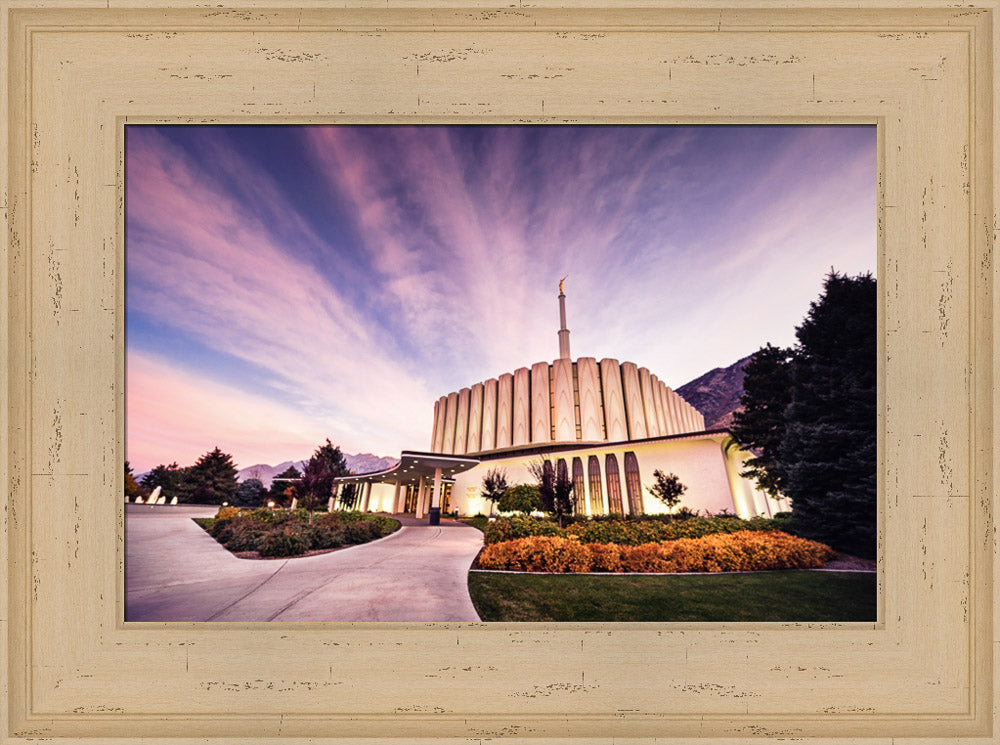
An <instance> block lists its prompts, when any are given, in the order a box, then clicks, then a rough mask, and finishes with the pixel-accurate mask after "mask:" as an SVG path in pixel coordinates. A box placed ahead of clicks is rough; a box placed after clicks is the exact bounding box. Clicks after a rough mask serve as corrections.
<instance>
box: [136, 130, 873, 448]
mask: <svg viewBox="0 0 1000 745" xmlns="http://www.w3.org/2000/svg"><path fill="white" fill-rule="evenodd" d="M209 130H210V131H209ZM254 145H256V147H254ZM290 154H293V155H294V158H293V155H290ZM289 158H293V160H294V163H293V165H294V167H292V166H290V165H289V163H287V162H285V161H287V160H288V159H289ZM127 164H128V171H127V189H128V202H127V223H128V254H127V261H128V278H129V296H128V312H129V314H130V315H131V314H135V316H134V318H135V319H137V321H138V320H139V319H146V320H147V321H148V325H147V326H143V327H142V332H143V333H142V335H141V338H136V339H135V344H136V345H137V348H140V349H144V350H149V349H154V348H156V344H157V341H158V336H157V333H156V332H155V331H154V330H150V329H153V328H154V326H155V325H156V324H160V325H163V326H166V327H169V328H170V329H171V330H172V331H173V332H174V333H178V334H181V335H183V336H184V337H185V338H190V339H192V340H194V341H197V343H198V344H201V345H203V346H204V347H206V348H210V349H212V350H214V351H215V352H216V353H218V354H219V355H222V356H225V357H230V358H232V359H238V360H240V361H241V364H243V365H244V366H246V365H251V366H253V367H254V368H255V369H256V370H257V371H258V374H257V375H256V376H255V377H254V381H253V382H252V383H251V382H250V381H249V380H247V379H240V380H233V381H232V383H231V386H230V387H231V388H232V389H234V390H237V391H241V392H242V394H246V393H248V392H251V393H252V394H253V395H255V396H258V397H260V398H262V399H266V400H268V401H270V402H271V403H272V404H273V405H274V406H279V407H284V408H281V411H283V412H285V413H286V415H287V416H289V417H292V418H293V419H294V417H296V416H299V415H305V416H307V417H309V418H310V419H311V420H312V421H316V422H318V423H319V427H318V429H321V430H323V431H324V432H326V434H327V435H329V436H330V437H331V438H333V439H335V440H338V441H340V443H341V444H342V445H344V446H345V448H347V449H365V450H377V451H379V452H383V453H385V454H392V453H394V452H395V451H398V449H400V448H401V447H425V446H426V442H425V440H428V439H429V432H428V429H429V426H430V420H431V413H432V403H433V401H434V400H435V399H436V398H437V397H438V396H440V395H442V394H444V393H447V392H448V391H451V390H456V389H458V388H460V387H462V386H465V385H469V384H471V383H474V382H476V381H479V380H483V379H485V378H487V377H491V376H494V375H497V374H499V373H502V372H507V371H510V370H513V369H514V368H516V367H520V366H524V365H530V364H531V363H533V362H536V361H539V360H550V359H552V358H553V357H554V356H555V354H556V349H557V344H556V333H555V332H556V329H557V323H558V316H557V306H556V302H555V295H556V292H557V289H556V287H557V282H558V280H559V278H560V277H562V276H563V275H566V274H568V275H569V276H570V278H569V280H568V281H567V284H566V287H567V294H568V305H569V318H570V328H571V330H572V332H573V334H572V347H573V352H574V355H593V356H599V357H600V356H613V357H618V358H619V359H623V360H624V359H631V360H633V361H635V362H638V363H639V364H641V365H645V366H647V367H649V368H650V369H651V370H652V371H653V372H655V373H656V374H657V375H659V376H660V377H661V378H662V379H664V380H665V381H666V382H668V383H669V384H671V385H679V384H681V383H684V382H686V381H687V380H688V379H690V378H692V377H694V376H696V375H698V374H700V373H702V372H704V371H705V370H706V369H709V368H710V367H713V366H716V365H721V364H729V363H730V362H732V361H733V360H735V359H736V358H737V357H739V356H742V355H744V354H748V353H749V352H751V351H753V350H754V349H756V348H757V347H758V346H760V345H761V344H763V343H764V342H767V341H773V342H776V343H788V342H790V341H791V339H792V331H793V327H794V325H795V324H796V323H797V322H798V321H799V320H801V318H802V316H803V314H804V313H805V310H806V308H807V306H808V302H809V301H810V300H811V299H813V298H814V297H815V296H816V293H817V292H818V290H819V287H820V283H821V281H822V276H823V274H824V273H825V272H826V271H828V270H829V268H830V267H831V266H835V267H836V268H837V269H839V270H842V271H849V272H858V271H865V270H873V269H874V263H875V191H874V190H875V138H874V128H866V129H861V128H836V127H820V128H753V129H749V130H748V129H743V130H737V129H736V128H705V127H686V128H663V127H586V128H579V127H500V128H492V127H490V128H486V127H476V128H470V127H465V128H451V127H341V126H330V127H307V128H275V129H274V130H271V131H270V132H265V131H263V130H261V131H260V132H259V133H249V134H247V133H246V132H240V134H239V137H237V136H236V134H235V130H230V129H229V128H205V129H204V130H199V129H190V130H187V131H179V130H165V129H159V128H137V129H132V128H130V130H129V134H128V140H127ZM133 328H139V324H138V323H136V324H134V325H133ZM162 354H163V357H164V359H163V360H161V362H160V364H161V366H162V367H163V368H164V369H167V370H169V371H170V372H171V374H177V375H180V374H185V375H197V376H202V377H206V378H208V379H215V380H218V378H219V377H220V375H224V374H225V371H220V370H219V369H209V370H206V369H202V368H203V367H204V366H202V368H199V366H198V362H197V360H195V359H193V358H192V357H190V356H187V355H185V354H180V353H179V354H176V355H174V356H171V355H170V354H169V350H162ZM262 381H263V382H262ZM215 393H216V394H218V395H220V396H223V395H224V393H223V392H222V391H219V390H216V391H215ZM274 416H275V417H280V416H282V415H281V414H279V413H278V412H277V411H275V412H274ZM130 421H131V417H130ZM178 426H181V425H180V424H179V423H178ZM179 431H183V427H181V429H180V430H179ZM179 436H181V435H179ZM324 436H326V435H324ZM129 437H130V442H131V434H130V435H129ZM192 437H193V435H192ZM207 445H208V444H207V443H206V446H207ZM164 457H169V456H164ZM276 457H285V455H284V454H280V456H278V454H276Z"/></svg>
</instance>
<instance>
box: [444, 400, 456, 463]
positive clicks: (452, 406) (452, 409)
mask: <svg viewBox="0 0 1000 745" xmlns="http://www.w3.org/2000/svg"><path fill="white" fill-rule="evenodd" d="M457 418H458V393H457V392H453V393H449V394H448V406H447V413H446V414H445V418H444V446H443V448H442V450H441V452H443V453H454V452H455V420H456V419H457Z"/></svg>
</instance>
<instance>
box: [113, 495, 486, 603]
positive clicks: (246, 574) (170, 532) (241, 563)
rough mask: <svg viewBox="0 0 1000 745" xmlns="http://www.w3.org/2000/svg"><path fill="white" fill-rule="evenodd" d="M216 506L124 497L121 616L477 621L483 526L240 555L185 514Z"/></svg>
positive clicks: (420, 529) (204, 513)
mask: <svg viewBox="0 0 1000 745" xmlns="http://www.w3.org/2000/svg"><path fill="white" fill-rule="evenodd" d="M216 509H217V508H214V507H207V508H199V507H189V506H183V505H182V506H177V507H171V506H157V507H148V506H145V505H127V506H126V516H125V549H126V561H125V620H126V621H478V620H479V616H478V615H477V614H476V610H475V608H474V607H473V605H472V600H471V599H470V598H469V590H468V579H467V577H468V570H469V565H470V564H471V563H472V560H473V559H474V558H475V556H476V554H477V553H478V552H479V549H480V548H481V547H482V544H483V536H482V533H480V532H479V531H478V530H476V529H475V528H472V527H469V526H468V525H465V524H463V523H458V522H451V521H442V523H441V525H439V526H434V527H431V526H428V525H425V524H415V521H413V520H412V519H408V518H407V516H396V517H397V519H401V521H402V522H403V524H404V527H402V528H400V529H399V530H398V531H397V532H395V533H393V534H392V535H390V536H387V537H385V538H382V539H381V540H378V541H373V542H372V543H366V544H363V545H361V546H351V547H349V548H344V549H341V550H339V551H333V552H331V553H327V554H319V555H316V556H306V557H302V558H299V559H271V560H259V561H258V560H248V559H238V558H236V557H235V556H233V555H232V554H231V553H229V552H228V551H227V550H226V549H225V548H223V547H222V546H221V545H219V543H217V542H216V541H215V539H214V538H212V537H211V536H210V535H208V533H206V532H205V531H204V530H202V529H201V528H200V527H199V526H198V525H196V524H195V523H194V522H193V521H192V519H191V518H192V517H211V516H213V515H214V514H215V511H216Z"/></svg>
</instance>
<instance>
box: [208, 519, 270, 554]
mask: <svg viewBox="0 0 1000 745" xmlns="http://www.w3.org/2000/svg"><path fill="white" fill-rule="evenodd" d="M266 534H267V530H266V529H265V528H263V527H261V525H260V523H254V522H253V521H250V520H233V521H232V524H231V525H230V527H229V531H228V532H227V534H226V537H225V540H222V539H221V538H220V539H218V540H219V542H220V543H222V545H224V546H225V547H226V548H227V549H228V550H230V551H256V550H257V549H258V546H259V545H260V541H261V539H262V538H263V537H264V536H265V535H266Z"/></svg>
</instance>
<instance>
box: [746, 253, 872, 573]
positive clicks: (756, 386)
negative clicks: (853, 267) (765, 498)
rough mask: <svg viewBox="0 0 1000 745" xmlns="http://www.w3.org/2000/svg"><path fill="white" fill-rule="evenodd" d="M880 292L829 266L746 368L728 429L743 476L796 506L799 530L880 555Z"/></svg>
mask: <svg viewBox="0 0 1000 745" xmlns="http://www.w3.org/2000/svg"><path fill="white" fill-rule="evenodd" d="M876 307H877V293H876V283H875V279H874V278H873V277H872V276H871V275H870V274H862V275H860V276H857V277H848V276H846V275H842V274H838V273H836V272H835V271H831V272H830V274H828V275H827V277H826V279H825V281H824V285H823V294H822V295H821V296H820V297H819V299H818V300H816V301H815V302H813V303H811V304H810V306H809V312H808V314H807V315H806V318H805V319H804V320H803V322H802V324H801V325H800V326H799V327H798V328H796V330H795V332H796V338H797V339H798V344H797V345H796V346H795V348H794V349H790V350H785V349H778V348H775V347H771V346H770V345H768V346H766V347H764V348H762V349H761V350H759V351H758V352H757V353H756V354H755V355H754V356H753V359H752V360H751V361H750V362H749V363H748V364H747V366H746V368H745V372H746V377H745V378H744V381H743V388H744V396H743V398H742V399H741V403H742V404H743V406H744V411H742V412H740V413H738V414H736V415H735V416H734V424H733V427H732V433H733V436H734V438H735V439H736V440H737V442H739V443H740V444H741V445H742V446H743V447H746V448H748V449H750V450H751V451H752V452H753V453H754V457H753V458H752V459H750V460H749V461H748V462H747V466H748V469H747V471H745V472H744V475H746V476H751V477H752V478H754V479H755V480H756V481H757V483H758V485H759V486H760V487H761V488H762V489H764V490H765V491H767V492H768V493H770V494H772V495H776V496H777V495H779V494H783V495H784V496H786V497H788V498H789V500H790V501H791V503H792V514H793V524H794V527H795V530H796V532H798V533H800V534H801V535H802V536H804V537H807V538H813V539H815V540H818V541H823V542H825V543H828V544H830V545H832V546H834V547H835V548H838V549H840V550H843V551H847V552H850V553H856V554H858V555H861V556H866V557H871V556H874V555H875V537H876V535H875V534H876V531H875V518H876V515H875V504H876V493H875V487H876V466H877V463H876V457H875V456H876V439H877V435H876V419H875V417H876V392H875V385H876V372H875V371H876V362H877V347H876V345H877V326H876Z"/></svg>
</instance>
